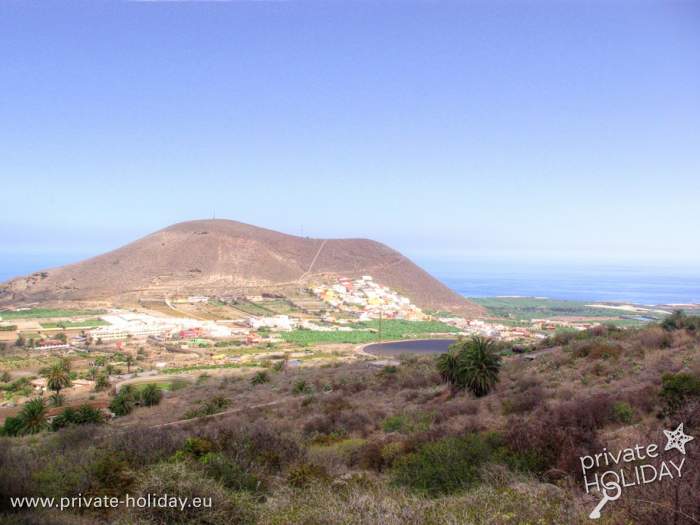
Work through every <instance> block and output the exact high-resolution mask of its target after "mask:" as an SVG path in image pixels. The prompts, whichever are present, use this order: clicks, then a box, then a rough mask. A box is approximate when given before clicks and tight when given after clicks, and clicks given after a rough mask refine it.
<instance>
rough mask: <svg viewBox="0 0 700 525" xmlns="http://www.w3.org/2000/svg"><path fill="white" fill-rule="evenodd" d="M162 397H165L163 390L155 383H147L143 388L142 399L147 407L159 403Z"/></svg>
mask: <svg viewBox="0 0 700 525" xmlns="http://www.w3.org/2000/svg"><path fill="white" fill-rule="evenodd" d="M161 399H163V391H162V390H161V388H160V387H159V386H158V385H156V384H154V383H150V384H148V385H146V386H145V387H143V390H141V401H142V402H143V404H144V405H145V406H147V407H151V406H155V405H157V404H159V403H160V400H161Z"/></svg>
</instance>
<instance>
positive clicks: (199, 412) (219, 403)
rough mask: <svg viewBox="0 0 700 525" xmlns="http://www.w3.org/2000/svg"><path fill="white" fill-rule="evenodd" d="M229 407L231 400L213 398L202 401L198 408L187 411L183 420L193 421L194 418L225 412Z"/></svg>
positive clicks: (219, 397) (221, 397) (218, 397)
mask: <svg viewBox="0 0 700 525" xmlns="http://www.w3.org/2000/svg"><path fill="white" fill-rule="evenodd" d="M230 405H231V400H230V399H226V398H225V397H223V396H214V397H212V398H210V399H208V400H206V401H203V402H202V403H201V405H200V406H199V407H198V408H195V409H192V410H188V411H187V412H186V413H185V419H193V418H195V417H203V416H211V415H213V414H218V413H219V412H222V411H223V410H226V409H227V408H228V407H229V406H230Z"/></svg>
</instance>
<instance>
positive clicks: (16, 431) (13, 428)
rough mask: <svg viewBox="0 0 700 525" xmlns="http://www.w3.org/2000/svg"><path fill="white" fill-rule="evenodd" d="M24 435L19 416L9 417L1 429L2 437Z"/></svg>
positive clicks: (0, 434)
mask: <svg viewBox="0 0 700 525" xmlns="http://www.w3.org/2000/svg"><path fill="white" fill-rule="evenodd" d="M21 433H22V419H21V418H20V417H19V416H15V417H13V416H8V417H6V418H5V423H4V425H3V426H2V428H0V436H19V435H20V434H21Z"/></svg>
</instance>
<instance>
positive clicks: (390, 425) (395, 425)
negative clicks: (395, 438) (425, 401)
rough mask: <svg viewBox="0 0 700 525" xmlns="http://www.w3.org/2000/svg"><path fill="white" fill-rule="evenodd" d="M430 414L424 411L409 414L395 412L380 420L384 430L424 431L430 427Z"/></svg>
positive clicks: (408, 432) (406, 432) (407, 432)
mask: <svg viewBox="0 0 700 525" xmlns="http://www.w3.org/2000/svg"><path fill="white" fill-rule="evenodd" d="M432 419H433V418H432V416H431V415H430V414H425V413H415V414H411V415H405V414H395V415H393V416H389V417H387V418H386V419H385V420H384V421H383V422H382V429H383V430H384V432H387V433H389V432H401V433H404V434H410V433H411V432H424V431H426V430H428V429H429V428H430V424H431V423H432Z"/></svg>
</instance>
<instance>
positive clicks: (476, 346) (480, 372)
mask: <svg viewBox="0 0 700 525" xmlns="http://www.w3.org/2000/svg"><path fill="white" fill-rule="evenodd" d="M500 370H501V356H500V355H498V353H497V352H496V349H495V345H494V342H493V341H492V340H490V339H486V338H484V337H474V338H472V340H471V341H470V342H469V344H468V347H467V351H466V352H465V353H464V363H463V374H464V379H465V383H466V386H467V388H468V389H469V390H471V391H472V393H473V394H474V395H475V396H476V397H482V396H485V395H486V394H488V393H489V392H490V391H491V390H492V389H493V387H495V386H496V383H498V373H499V371H500Z"/></svg>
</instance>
